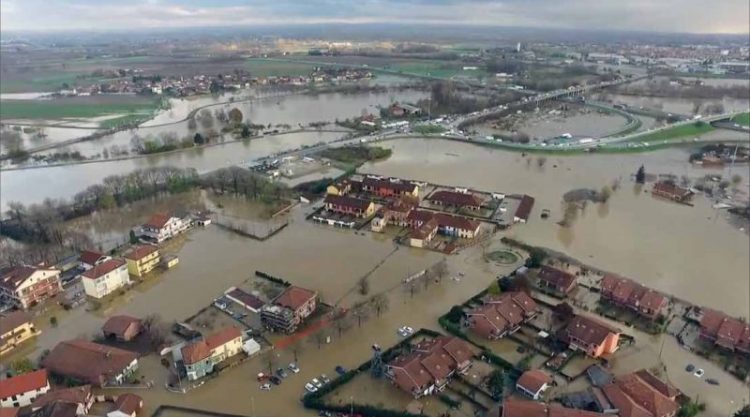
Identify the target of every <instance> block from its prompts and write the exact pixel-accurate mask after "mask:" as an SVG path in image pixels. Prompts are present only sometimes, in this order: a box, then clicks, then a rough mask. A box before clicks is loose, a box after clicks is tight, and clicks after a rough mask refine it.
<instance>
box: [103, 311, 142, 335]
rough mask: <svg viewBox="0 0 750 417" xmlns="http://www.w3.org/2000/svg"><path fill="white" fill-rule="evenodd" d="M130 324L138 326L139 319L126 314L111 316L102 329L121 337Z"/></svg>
mask: <svg viewBox="0 0 750 417" xmlns="http://www.w3.org/2000/svg"><path fill="white" fill-rule="evenodd" d="M132 324H136V325H138V326H140V324H141V320H140V319H138V318H135V317H131V316H126V315H119V316H112V317H110V318H109V319H107V321H106V322H105V323H104V325H103V326H102V331H103V332H104V333H106V334H114V335H117V336H118V337H122V336H123V335H124V334H125V332H126V331H127V330H128V328H129V327H130V326H131V325H132Z"/></svg>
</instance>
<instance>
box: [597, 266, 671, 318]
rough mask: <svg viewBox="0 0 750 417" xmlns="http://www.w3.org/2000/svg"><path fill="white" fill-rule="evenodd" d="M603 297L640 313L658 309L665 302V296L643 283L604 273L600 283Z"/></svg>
mask: <svg viewBox="0 0 750 417" xmlns="http://www.w3.org/2000/svg"><path fill="white" fill-rule="evenodd" d="M599 286H600V289H601V294H602V296H604V297H605V298H610V299H612V300H613V301H615V302H617V303H619V304H623V305H625V306H627V307H629V308H632V309H634V310H636V311H639V312H641V313H645V312H646V311H658V310H659V309H661V308H662V307H663V306H664V305H665V304H666V303H667V301H668V300H667V297H665V296H664V295H662V294H661V293H659V292H656V291H654V290H652V289H649V288H647V287H644V286H643V285H641V284H639V283H637V282H635V281H633V280H631V279H628V278H622V277H618V276H615V275H610V274H608V275H605V276H604V278H602V280H601V282H600V284H599Z"/></svg>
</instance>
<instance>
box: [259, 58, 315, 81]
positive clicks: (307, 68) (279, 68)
mask: <svg viewBox="0 0 750 417" xmlns="http://www.w3.org/2000/svg"><path fill="white" fill-rule="evenodd" d="M313 68H315V65H312V64H305V63H301V62H288V61H281V60H278V61H277V60H272V59H263V58H250V59H248V60H247V61H246V68H245V69H246V70H248V71H250V74H252V75H253V76H257V77H269V76H282V75H289V76H296V75H308V74H310V73H311V72H312V71H313Z"/></svg>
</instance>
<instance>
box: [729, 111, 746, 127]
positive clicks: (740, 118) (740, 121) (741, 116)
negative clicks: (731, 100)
mask: <svg viewBox="0 0 750 417" xmlns="http://www.w3.org/2000/svg"><path fill="white" fill-rule="evenodd" d="M732 121H733V122H735V123H738V124H741V125H743V126H750V113H742V114H738V115H737V116H734V117H733V118H732Z"/></svg>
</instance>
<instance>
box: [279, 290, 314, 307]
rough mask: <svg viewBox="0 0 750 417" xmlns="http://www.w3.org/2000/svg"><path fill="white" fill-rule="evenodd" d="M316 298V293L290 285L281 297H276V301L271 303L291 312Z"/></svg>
mask: <svg viewBox="0 0 750 417" xmlns="http://www.w3.org/2000/svg"><path fill="white" fill-rule="evenodd" d="M317 296H318V293H317V292H315V291H312V290H308V289H305V288H302V287H296V286H294V285H292V286H289V287H287V288H286V289H285V290H284V292H282V293H281V295H279V296H278V297H276V299H275V300H273V303H274V304H277V305H280V306H283V307H286V308H289V309H292V310H297V309H298V308H300V307H302V306H303V305H304V304H305V303H307V302H308V301H310V300H311V299H313V298H315V297H317Z"/></svg>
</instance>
